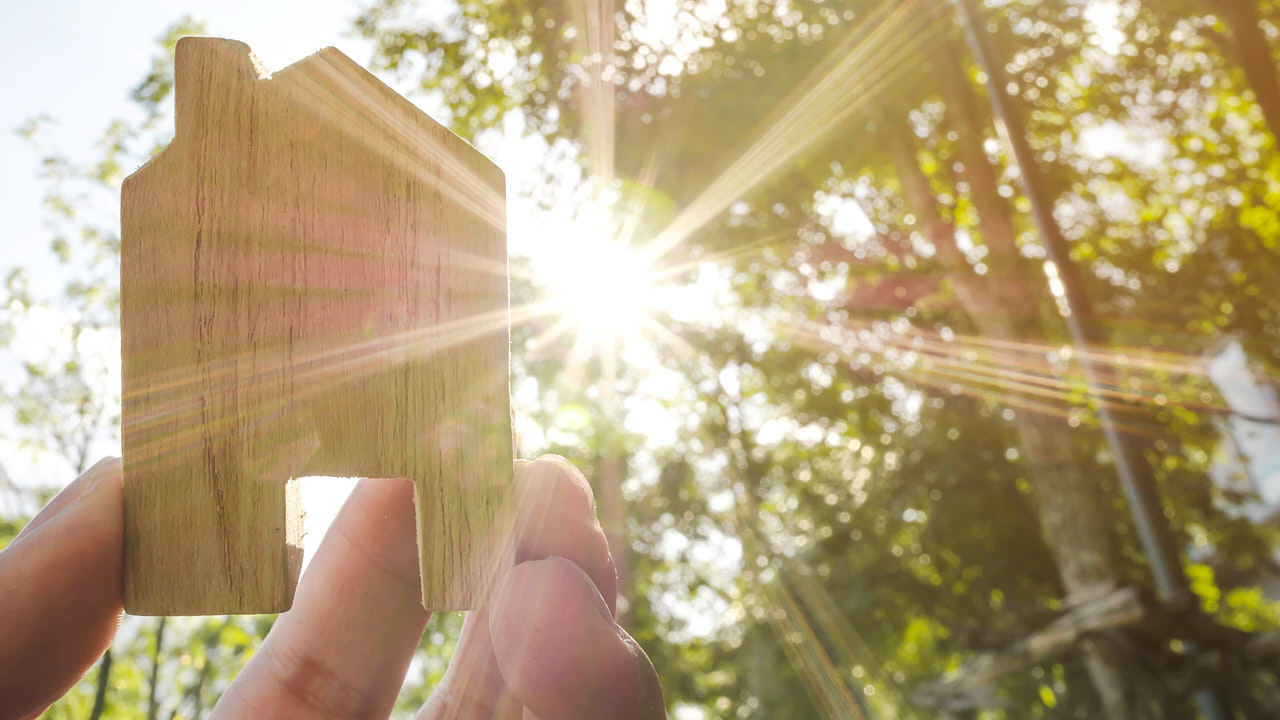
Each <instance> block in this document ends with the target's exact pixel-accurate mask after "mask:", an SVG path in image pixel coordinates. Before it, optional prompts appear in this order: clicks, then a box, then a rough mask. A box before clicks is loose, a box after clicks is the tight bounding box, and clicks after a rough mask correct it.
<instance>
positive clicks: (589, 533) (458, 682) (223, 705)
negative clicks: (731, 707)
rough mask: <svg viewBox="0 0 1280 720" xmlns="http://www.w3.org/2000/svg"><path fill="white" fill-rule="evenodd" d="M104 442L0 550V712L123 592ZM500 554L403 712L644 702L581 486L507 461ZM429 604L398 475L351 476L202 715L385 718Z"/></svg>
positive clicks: (34, 706) (37, 689)
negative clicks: (281, 600) (268, 625)
mask: <svg viewBox="0 0 1280 720" xmlns="http://www.w3.org/2000/svg"><path fill="white" fill-rule="evenodd" d="M121 488H122V485H121V467H120V461H119V460H118V459H107V460H103V461H102V462H99V463H98V464H97V465H95V466H93V467H92V468H90V469H89V470H88V471H87V472H86V473H85V474H84V475H82V476H80V477H79V478H78V479H77V480H76V481H75V482H73V483H72V484H71V485H69V486H67V488H66V489H65V490H63V491H62V492H61V493H60V494H59V495H58V496H57V497H55V498H54V499H53V500H52V501H50V503H49V504H48V505H47V506H45V508H44V509H43V510H41V511H40V513H39V514H38V515H36V517H35V519H33V520H32V521H31V523H30V524H28V525H27V527H26V528H24V529H23V531H22V532H21V533H20V534H19V535H18V537H17V538H15V539H14V541H13V542H12V543H11V544H10V545H9V547H8V548H7V549H5V550H4V551H3V552H0V598H3V599H4V600H3V602H0V720H10V719H11V718H24V719H25V718H34V717H36V716H37V715H39V714H40V713H41V712H42V711H43V710H44V709H45V708H47V707H48V706H49V705H50V704H52V703H53V701H55V700H56V699H57V698H59V697H61V696H62V694H63V693H65V692H66V691H67V690H69V689H70V688H71V687H72V686H73V685H74V684H75V683H76V682H77V681H78V680H79V679H80V677H81V676H82V675H83V674H84V673H85V672H86V671H87V670H88V669H89V668H90V667H91V666H92V665H93V663H94V662H95V661H96V660H97V659H98V658H99V657H100V656H101V655H102V653H103V651H104V650H106V648H107V646H108V645H109V644H110V642H111V638H112V636H113V635H114V634H115V630H116V627H117V625H118V624H119V622H120V614H121V612H122V609H123V588H122V582H121V548H122V545H123V539H122V538H123V500H122V489H121ZM515 490H516V498H517V505H518V511H517V517H518V521H517V528H516V530H517V537H518V538H519V539H518V546H517V557H516V564H515V566H514V567H512V568H511V569H510V570H508V571H507V572H506V574H505V575H504V576H503V578H502V579H501V581H500V582H499V584H498V587H497V588H496V589H495V590H494V592H493V594H492V596H491V597H490V602H489V608H488V610H484V611H473V612H471V613H468V614H467V618H466V620H465V622H464V624H463V630H462V637H461V638H460V639H459V642H458V648H457V652H456V654H455V655H454V657H453V659H452V660H451V662H450V664H449V669H448V671H447V673H446V674H445V677H444V680H443V681H442V683H441V685H440V687H438V688H437V689H436V692H435V693H434V694H433V695H432V697H431V699H430V701H428V703H427V704H426V705H425V706H424V707H423V708H422V709H421V710H420V711H419V713H418V718H419V719H420V720H528V719H529V718H534V719H535V720H579V719H580V718H582V719H585V718H591V719H593V720H594V719H597V718H599V719H602V720H653V719H654V718H664V717H666V714H665V710H664V704H663V701H662V690H661V688H660V687H659V685H658V678H657V673H655V672H654V669H653V665H652V664H651V663H650V662H649V659H648V658H647V657H646V656H645V654H644V652H643V651H642V650H641V649H640V647H639V645H637V644H636V642H635V641H634V640H632V639H631V637H630V636H629V635H627V633H626V632H625V631H624V630H623V629H622V628H621V627H619V626H618V625H617V624H616V623H615V622H614V620H613V614H614V610H615V603H616V599H617V575H616V572H615V570H614V564H613V559H612V557H611V556H610V554H609V547H608V543H607V541H606V540H605V536H604V532H603V531H602V530H601V528H600V524H599V522H598V521H597V520H596V517H595V506H594V499H593V497H592V494H591V486H590V485H589V484H588V483H587V481H586V479H585V478H584V477H583V476H582V474H581V473H579V472H578V471H577V470H576V469H574V468H573V466H572V465H570V464H569V463H568V462H566V461H565V460H564V459H562V458H559V457H555V456H544V457H542V458H540V459H538V460H537V461H535V462H526V461H520V462H518V463H517V464H516V472H515ZM429 617H430V613H428V612H427V611H426V610H424V609H423V608H422V605H421V603H420V583H419V578H418V554H417V544H416V540H415V527H414V514H413V486H412V485H411V484H410V483H408V482H406V481H403V480H362V481H361V482H360V483H358V484H357V486H356V488H355V490H354V491H353V492H352V494H351V497H350V498H349V499H348V500H347V502H346V504H345V505H343V508H342V510H341V511H340V512H339V513H338V517H337V518H336V519H335V520H334V522H333V525H332V526H331V527H330V530H329V532H328V533H327V534H326V535H325V538H324V540H323V541H322V543H321V545H320V549H319V550H318V551H317V553H316V555H315V557H314V558H313V559H312V561H311V564H310V566H308V568H307V571H306V573H304V575H303V577H302V580H301V582H300V583H299V585H298V591H297V594H296V597H295V599H294V605H293V608H292V609H291V610H289V611H288V612H286V613H283V614H281V615H280V617H279V619H278V620H277V622H276V623H275V625H274V627H273V628H272V629H271V632H270V633H269V634H268V635H267V638H266V639H265V640H264V641H263V643H262V646H261V648H259V650H258V651H257V652H256V653H255V654H254V656H253V658H252V659H251V660H250V661H249V663H248V664H247V665H246V666H245V668H244V670H243V671H242V672H241V673H240V675H239V676H238V677H237V678H236V680H235V682H233V683H232V684H231V686H230V687H229V688H227V691H226V692H225V693H224V694H223V696H222V697H221V698H220V699H219V701H218V704H217V707H216V708H215V709H214V711H213V716H212V717H213V718H214V719H215V720H233V719H238V718H263V717H270V718H283V719H288V718H299V719H301V718H320V719H321V720H327V719H330V718H333V719H335V720H336V719H337V718H386V717H387V716H388V715H389V714H390V712H391V709H392V707H393V706H394V704H395V699H396V694H397V693H398V692H399V690H400V685H401V680H402V679H403V678H404V675H405V672H406V670H407V669H408V667H409V662H410V661H411V659H412V658H413V653H414V650H415V649H416V648H417V646H418V642H419V639H420V638H421V636H422V633H423V630H424V628H425V626H426V622H427V619H428V618H429Z"/></svg>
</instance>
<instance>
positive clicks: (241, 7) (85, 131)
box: [0, 0, 369, 292]
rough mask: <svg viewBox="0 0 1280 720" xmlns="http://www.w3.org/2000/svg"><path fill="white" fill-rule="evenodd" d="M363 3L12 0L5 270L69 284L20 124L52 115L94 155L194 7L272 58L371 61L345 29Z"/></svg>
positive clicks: (5, 70) (71, 142)
mask: <svg viewBox="0 0 1280 720" xmlns="http://www.w3.org/2000/svg"><path fill="white" fill-rule="evenodd" d="M358 10H359V5H357V3H356V2H355V0H271V2H263V1H262V0H257V1H254V0H221V1H220V2H218V3H216V4H214V3H209V2H195V1H194V0H129V1H128V2H101V0H45V1H43V2H18V1H17V0H0V16H2V17H4V19H5V21H4V22H3V23H0V90H3V93H4V100H3V101H2V102H0V198H3V200H2V201H0V210H2V211H3V213H4V219H3V222H0V274H3V273H5V272H7V270H8V268H9V267H11V266H14V265H20V266H23V267H26V268H28V270H29V271H30V274H31V276H32V279H33V284H34V285H35V289H36V290H37V292H39V291H52V290H53V289H54V288H56V287H58V285H59V283H57V282H56V280H55V279H54V278H55V277H56V275H57V272H56V265H55V262H54V260H53V257H52V255H51V254H50V253H49V251H48V242H47V240H48V234H47V233H46V232H44V230H43V228H42V225H41V210H40V197H41V192H42V187H41V186H40V185H39V184H38V183H35V182H33V180H34V179H35V178H36V174H37V172H38V170H39V160H40V154H39V153H37V152H36V151H35V150H34V149H32V148H31V147H30V146H29V145H28V144H27V142H26V141H25V140H23V139H22V138H20V137H18V136H17V135H16V134H15V133H14V132H13V131H14V129H15V128H17V127H18V126H20V125H21V124H23V123H24V122H26V121H27V120H28V119H30V118H32V117H35V116H38V115H48V116H50V117H52V118H53V119H54V120H55V121H56V125H55V126H54V127H53V128H52V130H51V133H50V136H51V140H52V141H53V143H54V146H55V148H56V149H57V150H58V151H59V152H61V153H63V154H64V155H66V156H67V157H70V158H86V157H92V150H93V144H94V142H95V141H96V140H97V139H98V137H99V136H100V134H101V133H102V131H103V129H104V128H106V127H107V124H108V123H109V122H110V121H111V120H112V119H114V118H117V117H122V116H128V115H129V114H130V111H131V105H130V101H129V92H130V90H132V88H133V86H134V85H135V84H136V83H137V82H138V81H139V80H140V79H141V78H142V77H144V76H145V74H146V72H147V69H148V67H149V63H150V58H151V56H152V55H153V53H154V48H155V40H156V38H157V37H159V36H160V35H161V34H163V32H164V30H165V29H166V28H167V27H169V26H170V25H171V24H173V23H174V22H175V21H176V20H178V19H179V18H180V17H182V16H183V15H191V16H192V17H193V18H195V19H197V20H203V21H205V22H206V23H207V25H208V28H209V32H210V34H212V35H217V36H221V37H228V38H234V39H236V40H242V41H244V42H246V43H248V44H249V46H250V47H252V48H253V50H254V52H256V53H257V54H258V56H259V57H261V58H262V60H263V61H264V62H265V63H266V65H267V67H268V68H270V69H272V70H276V69H280V68H283V67H285V66H286V65H289V64H291V63H293V62H295V61H297V60H299V59H301V58H303V57H305V56H307V55H309V54H311V53H312V52H315V51H316V50H319V49H321V48H323V47H327V46H330V45H332V46H334V47H337V48H338V49H340V50H342V51H343V52H345V53H346V54H347V55H350V56H351V57H352V58H353V59H355V60H356V61H357V62H360V63H362V64H363V63H364V62H365V61H367V60H368V57H369V49H368V47H367V45H366V44H365V43H364V42H363V41H360V40H357V39H355V38H352V37H347V36H346V35H345V34H344V33H345V31H346V30H347V29H348V28H349V27H350V26H351V22H350V21H351V19H352V18H353V17H354V16H355V14H356V13H357V12H358Z"/></svg>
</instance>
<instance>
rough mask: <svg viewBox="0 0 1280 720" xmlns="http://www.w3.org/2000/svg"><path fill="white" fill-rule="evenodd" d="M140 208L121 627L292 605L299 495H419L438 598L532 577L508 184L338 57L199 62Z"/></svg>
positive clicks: (182, 49)
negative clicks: (510, 295) (271, 71)
mask: <svg viewBox="0 0 1280 720" xmlns="http://www.w3.org/2000/svg"><path fill="white" fill-rule="evenodd" d="M174 77H175V83H176V85H175V92H176V124H177V128H176V134H175V137H174V140H173V142H172V143H171V144H170V146H169V147H168V148H166V149H165V150H164V151H163V152H162V153H160V154H159V155H158V156H156V157H155V158H153V159H152V160H151V161H150V162H148V163H147V164H146V165H144V166H143V167H142V168H141V169H139V170H138V171H137V172H135V173H134V174H133V175H131V176H130V177H129V178H128V179H126V180H125V183H124V188H123V191H122V197H121V206H122V208H121V268H120V275H121V278H120V281H121V282H120V284H121V305H122V308H121V311H122V318H123V319H122V333H123V347H122V354H123V385H124V388H123V390H124V416H123V432H124V458H123V459H124V473H125V570H124V585H125V609H126V610H127V611H128V612H130V613H132V614H135V615H205V614H223V613H268V612H280V611H283V610H287V609H288V608H289V607H290V605H291V604H292V601H293V593H294V588H295V585H296V584H297V578H298V571H299V568H300V566H301V559H302V545H301V532H302V521H301V514H300V513H301V509H300V505H299V502H298V493H297V488H296V481H295V480H294V478H299V477H302V476H313V475H332V476H358V477H403V478H408V479H409V480H411V481H412V482H413V483H414V486H415V488H416V496H417V498H416V506H417V518H418V548H419V557H420V561H421V569H422V597H423V604H424V605H425V606H426V607H427V608H430V609H433V610H460V609H468V608H474V607H480V606H482V605H483V603H484V602H485V599H486V598H487V596H488V593H489V590H490V588H491V587H492V586H493V584H494V583H495V582H496V580H497V577H498V575H499V574H500V573H501V572H502V570H503V569H505V568H506V567H508V566H509V565H510V562H511V557H512V550H511V547H510V543H509V542H507V537H506V535H507V534H508V533H509V529H510V527H511V523H512V520H511V513H512V512H513V507H512V506H513V502H512V491H511V484H512V462H513V450H512V434H511V415H510V404H509V399H508V373H509V356H508V353H509V340H508V338H509V329H508V328H509V320H508V315H509V311H508V300H507V254H506V209H505V189H504V179H503V175H502V172H501V171H500V170H499V169H498V168H497V167H496V166H495V165H494V164H493V163H492V162H490V161H489V160H488V159H487V158H485V157H484V156H483V155H481V154H480V153H479V152H477V151H476V150H475V149H473V148H471V147H470V146H469V145H467V144H466V143H465V142H463V141H462V140H461V139H459V138H457V137H456V136H454V135H453V134H452V133H450V132H449V131H448V130H446V129H445V128H443V127H441V126H440V125H438V124H437V123H435V122H434V121H433V120H431V118H429V117H427V116H426V115H425V114H424V113H422V112H421V111H420V110H418V109H417V108H416V107H414V106H413V104H412V103H410V102H408V101H407V100H405V99H404V98H402V97H400V96H399V95H398V94H396V93H395V92H394V91H393V90H391V89H390V88H388V87H387V86H385V85H384V84H382V83H381V82H380V81H378V80H377V79H376V78H374V77H373V75H371V74H369V73H368V72H366V71H365V70H364V69H363V68H361V67H360V66H358V65H357V64H356V63H354V62H352V61H351V60H350V59H349V58H347V57H346V56H345V55H343V54H342V53H340V52H338V51H337V50H334V49H332V48H328V49H325V50H322V51H320V52H318V53H316V54H315V55H312V56H311V57H308V58H306V59H305V60H302V61H301V62H298V63H296V64H294V65H291V66H290V67H288V68H286V69H285V70H282V71H280V72H278V73H276V74H275V75H274V76H269V75H268V74H266V73H265V72H264V71H263V70H262V68H261V65H260V64H259V63H258V62H257V60H256V59H255V58H254V56H253V55H252V53H251V52H250V51H249V48H248V47H247V46H245V45H244V44H242V43H239V42H235V41H231V40H223V39H217V38H184V39H182V40H180V41H179V42H178V46H177V55H176V67H175V73H174Z"/></svg>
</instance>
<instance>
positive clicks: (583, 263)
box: [533, 223, 661, 389]
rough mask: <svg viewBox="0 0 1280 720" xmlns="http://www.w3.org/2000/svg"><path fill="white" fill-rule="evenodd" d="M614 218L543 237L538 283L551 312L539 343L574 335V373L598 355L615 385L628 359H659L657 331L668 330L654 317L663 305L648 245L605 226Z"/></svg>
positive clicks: (570, 367)
mask: <svg viewBox="0 0 1280 720" xmlns="http://www.w3.org/2000/svg"><path fill="white" fill-rule="evenodd" d="M609 225H610V224H609V223H592V224H590V225H589V226H587V227H582V226H578V227H574V228H572V231H571V232H569V233H564V234H559V233H557V236H556V237H549V236H548V237H544V238H543V239H542V242H541V243H539V245H540V248H539V252H538V253H537V256H536V257H535V258H533V259H534V261H535V262H534V263H533V265H534V273H533V282H534V283H535V284H537V285H538V286H539V287H540V288H541V289H542V293H543V296H544V302H545V304H546V307H545V312H546V315H547V316H548V317H550V318H551V322H550V324H549V327H547V329H546V330H544V331H543V332H542V333H541V334H539V335H538V336H537V337H536V338H535V339H534V341H533V345H534V348H536V349H542V350H545V349H546V348H548V347H551V345H552V343H553V342H554V341H556V340H557V339H560V338H568V339H569V340H568V343H569V345H570V349H569V351H568V355H567V357H566V370H567V371H568V373H569V375H570V376H571V377H572V376H578V377H579V378H581V377H582V374H583V372H584V371H585V369H586V367H587V365H588V364H589V363H590V362H591V361H593V360H598V361H599V368H600V373H601V377H600V378H599V379H600V380H602V381H604V384H605V389H611V388H612V384H613V382H614V381H615V380H616V379H617V376H618V368H619V365H620V364H621V363H622V362H623V360H624V358H625V359H626V361H627V362H628V363H629V364H634V363H635V362H636V361H640V362H650V361H652V362H656V354H655V351H654V342H655V339H656V338H655V332H658V333H660V332H661V330H660V328H661V325H660V324H659V323H658V322H657V321H656V320H655V318H654V315H655V314H660V310H661V309H660V298H661V292H660V288H659V287H658V283H657V282H656V275H655V273H654V272H653V270H652V268H651V267H650V265H649V262H648V261H647V260H646V258H645V257H644V255H643V254H642V253H641V252H639V251H638V250H636V249H635V248H632V247H631V246H630V245H628V244H627V243H626V242H624V241H621V240H619V239H618V238H617V237H615V236H613V235H611V234H609V233H608V232H602V231H604V230H605V229H606V228H607V227H608V226H609ZM559 229H560V230H565V229H567V228H563V227H561V228H559Z"/></svg>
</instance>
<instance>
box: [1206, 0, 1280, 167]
mask: <svg viewBox="0 0 1280 720" xmlns="http://www.w3.org/2000/svg"><path fill="white" fill-rule="evenodd" d="M1212 8H1213V9H1214V10H1215V11H1217V12H1220V13H1221V14H1222V17H1223V18H1224V19H1225V20H1226V21H1227V25H1228V26H1229V27H1230V28H1231V35H1232V37H1233V38H1234V40H1235V43H1234V47H1235V53H1236V61H1237V62H1239V63H1240V68H1241V69H1242V70H1243V71H1244V77H1245V80H1246V81H1247V82H1248V83H1249V87H1250V89H1252V90H1253V94H1254V96H1255V97H1256V98H1257V101H1258V106H1259V107H1261V108H1262V115H1263V117H1265V118H1266V121H1267V127H1269V128H1271V136H1272V138H1273V139H1274V140H1275V142H1276V144H1277V145H1280V78H1277V74H1276V61H1275V58H1274V57H1273V56H1272V54H1271V48H1270V47H1269V46H1268V45H1267V38H1266V36H1265V35H1263V34H1262V28H1261V27H1260V26H1259V25H1258V8H1257V7H1256V5H1255V2H1254V0H1227V2H1223V3H1213V4H1212Z"/></svg>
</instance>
